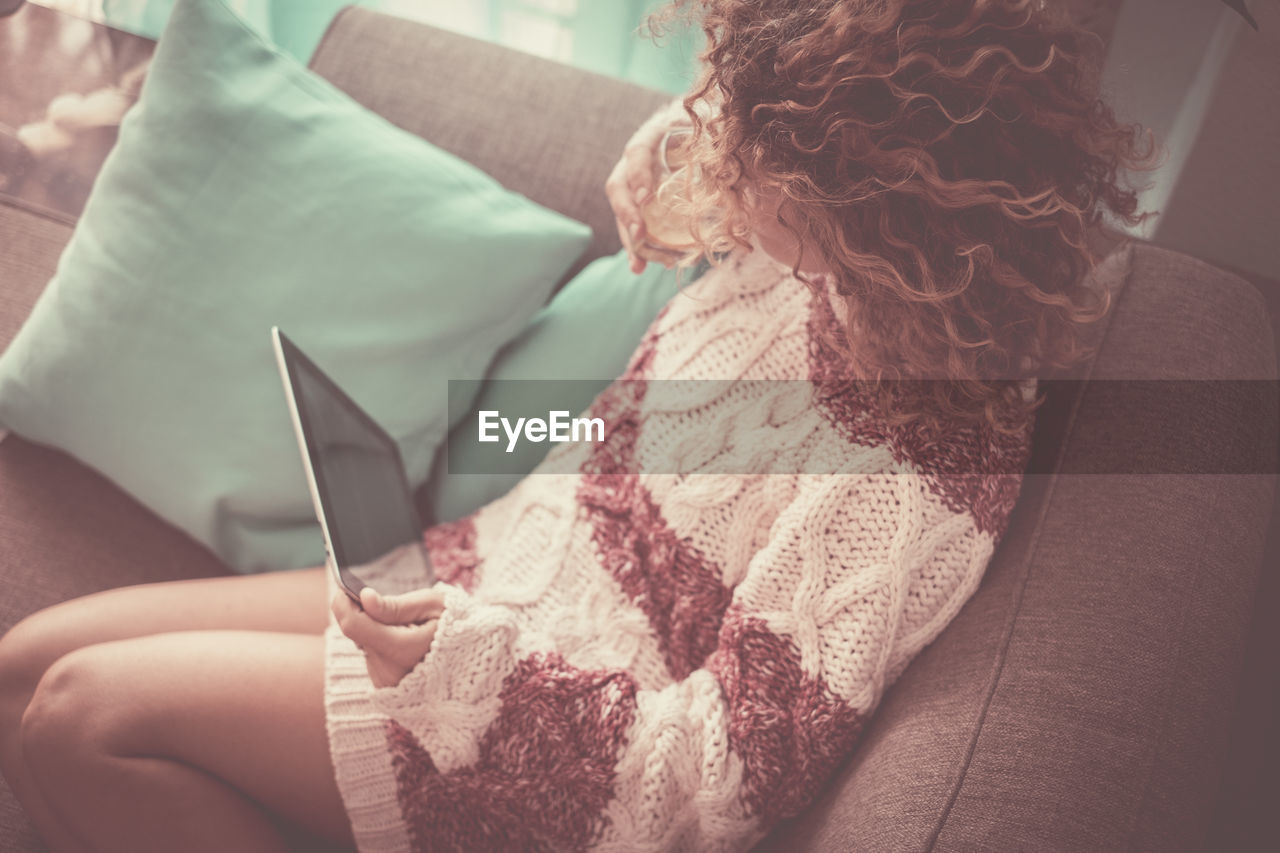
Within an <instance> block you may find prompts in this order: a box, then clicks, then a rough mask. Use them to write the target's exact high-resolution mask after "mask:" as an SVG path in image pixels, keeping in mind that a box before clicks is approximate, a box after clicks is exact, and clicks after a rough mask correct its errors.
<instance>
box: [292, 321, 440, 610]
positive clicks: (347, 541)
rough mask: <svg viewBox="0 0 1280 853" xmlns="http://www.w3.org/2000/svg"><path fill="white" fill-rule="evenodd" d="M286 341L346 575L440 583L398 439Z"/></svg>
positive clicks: (374, 581)
mask: <svg viewBox="0 0 1280 853" xmlns="http://www.w3.org/2000/svg"><path fill="white" fill-rule="evenodd" d="M280 343H281V346H282V348H283V350H284V353H285V363H286V365H287V367H288V370H289V375H290V377H291V380H292V385H293V393H294V401H295V402H296V403H297V406H298V415H299V418H300V419H301V421H302V431H303V434H304V435H305V436H306V439H307V445H308V452H309V456H310V459H311V467H312V470H313V471H314V472H315V478H316V486H317V487H318V489H319V492H320V499H321V504H322V506H323V510H324V514H325V523H326V525H327V526H328V528H329V537H330V539H331V540H332V543H333V557H334V560H335V562H336V563H337V565H338V568H339V570H340V571H341V572H342V573H343V575H344V578H343V580H344V582H345V583H346V584H347V586H348V587H352V586H354V587H355V589H354V590H353V591H358V589H359V586H360V584H351V583H350V579H349V578H347V577H346V575H347V574H350V575H354V576H355V577H356V578H357V579H358V580H359V581H360V582H361V584H366V585H369V586H372V587H373V588H374V589H378V590H380V591H389V590H388V589H387V587H386V586H385V585H383V584H380V583H379V577H380V576H381V575H383V574H385V573H386V572H388V571H392V570H394V571H395V573H396V575H397V576H398V577H400V578H404V577H406V575H405V574H402V572H405V571H408V572H410V574H409V576H410V577H412V576H417V575H420V576H422V577H423V579H424V580H423V584H424V585H429V584H430V583H432V582H434V577H433V576H432V573H431V568H430V563H429V561H428V559H427V554H426V550H425V548H424V547H423V545H422V526H421V523H420V522H419V519H418V513H417V510H416V509H415V508H414V504H413V497H412V494H411V493H410V491H409V483H408V479H407V478H406V476H405V473H404V466H403V465H402V464H401V461H400V450H399V448H398V447H397V446H396V443H395V441H394V440H393V439H392V438H391V436H389V435H388V434H387V433H386V431H385V430H383V429H382V428H381V427H380V426H378V424H377V423H376V422H375V421H374V420H373V419H372V418H371V417H369V415H368V414H366V413H365V412H364V410H363V409H361V408H360V407H359V406H358V405H357V404H356V403H355V401H354V400H352V399H351V398H350V397H348V396H347V395H346V394H345V393H344V392H343V391H342V389H341V388H339V387H338V386H337V385H336V384H335V383H334V382H333V381H332V380H331V379H329V377H328V376H327V375H326V374H325V373H324V372H323V371H322V370H320V368H319V367H318V366H316V364H315V363H314V362H312V361H311V360H310V359H309V358H307V356H306V355H304V354H303V353H302V351H301V350H299V349H298V348H297V346H296V345H294V344H293V342H292V341H290V340H289V339H288V338H286V337H285V336H284V334H283V333H280ZM404 563H408V564H409V565H408V566H403V565H402V564H404Z"/></svg>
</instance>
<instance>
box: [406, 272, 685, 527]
mask: <svg viewBox="0 0 1280 853" xmlns="http://www.w3.org/2000/svg"><path fill="white" fill-rule="evenodd" d="M707 269H708V265H707V264H706V263H705V262H703V264H701V265H700V266H698V267H696V268H694V269H693V270H690V271H685V272H683V273H682V274H681V275H680V277H679V280H677V271H676V270H668V269H664V268H663V267H662V266H661V265H660V264H655V263H651V264H649V265H648V266H647V267H646V268H645V270H644V272H642V273H640V274H639V275H637V274H635V273H632V272H631V270H630V269H629V268H628V263H627V255H626V252H619V253H618V254H616V255H611V256H608V257H604V258H599V259H597V260H595V261H593V262H592V263H591V264H589V265H588V266H587V267H586V268H585V269H584V270H583V271H582V272H580V273H578V275H576V276H575V277H574V278H573V280H572V281H570V282H569V283H568V284H566V285H565V286H564V288H563V289H562V290H561V291H560V292H559V293H557V294H556V296H555V298H554V299H553V300H551V302H550V304H548V305H547V306H546V307H544V308H543V309H542V310H541V311H539V312H538V314H537V315H536V316H535V317H534V318H533V320H532V321H531V322H530V323H529V325H528V326H527V327H526V328H525V330H524V331H523V332H521V333H520V335H519V336H518V337H516V338H515V339H514V340H512V341H511V343H509V344H507V345H506V346H505V347H504V348H503V349H502V351H501V352H500V353H498V356H497V358H495V359H494V360H493V364H492V365H491V366H490V369H489V373H488V375H487V376H486V377H485V380H484V382H483V383H482V384H479V389H480V393H479V396H478V397H476V400H475V403H474V404H472V405H470V406H467V405H465V404H461V405H457V406H455V407H454V417H453V420H454V421H455V422H456V426H454V428H453V430H452V432H450V433H449V441H448V443H447V445H445V446H442V447H441V448H440V451H439V453H438V454H437V458H436V462H435V467H434V469H433V471H432V474H431V479H430V480H429V481H428V484H427V492H428V494H429V495H430V499H431V506H432V511H433V517H434V520H436V521H453V520H454V519H457V518H461V517H462V516H464V515H469V514H470V513H472V512H474V511H475V510H477V509H479V508H480V507H482V506H484V505H485V504H487V503H489V502H490V501H492V500H495V499H497V498H500V497H502V496H503V495H504V494H506V493H507V492H508V491H510V490H511V487H512V486H514V485H515V484H516V483H517V482H519V481H520V479H521V477H523V476H524V475H525V474H527V473H528V472H530V471H532V470H533V469H534V468H535V467H536V466H537V464H538V463H539V462H541V461H542V458H543V457H544V456H546V455H547V453H548V452H549V451H550V448H551V445H549V444H546V443H542V444H534V443H532V442H528V441H524V442H520V443H519V444H518V445H516V447H515V449H514V450H513V451H512V454H511V455H512V458H511V459H510V460H509V461H510V467H509V468H506V470H508V471H512V472H513V473H503V474H475V473H467V472H472V471H478V470H485V468H486V464H485V459H486V458H491V457H483V456H481V455H480V452H479V446H478V445H477V444H476V443H475V442H474V441H472V440H470V439H471V438H473V437H474V435H475V432H476V429H477V426H476V424H477V418H478V415H479V413H480V411H482V410H485V411H498V412H502V413H503V414H504V415H508V414H509V415H511V417H513V418H514V417H518V416H524V415H527V414H537V415H545V413H546V412H547V411H548V410H549V408H554V409H562V410H565V411H569V412H572V413H573V414H575V415H576V414H578V413H579V412H582V411H583V410H584V409H586V408H587V406H588V405H590V404H591V401H592V400H594V399H595V397H596V395H597V394H599V393H600V392H601V391H603V390H604V389H605V387H606V386H607V385H609V383H610V382H612V381H613V380H614V379H615V378H617V377H618V376H619V375H621V373H622V371H623V370H624V369H625V368H626V366H627V361H628V360H629V359H630V358H631V355H632V353H633V352H634V351H635V348H636V347H637V346H638V345H639V343H640V338H641V337H643V335H644V333H645V330H646V329H648V328H649V325H650V324H651V323H652V322H653V320H654V318H655V317H656V316H657V314H658V311H659V310H660V309H661V308H662V306H663V305H665V304H666V303H667V302H668V301H670V299H671V298H672V297H673V296H674V295H675V294H676V292H677V291H678V290H679V288H680V286H682V285H683V284H687V283H689V282H691V281H693V280H695V279H696V278H697V277H698V276H699V275H701V274H702V273H703V272H705V271H706V270H707ZM531 380H538V381H531ZM453 387H455V388H466V387H472V388H474V386H471V385H470V383H458V382H455V383H453ZM466 396H471V395H469V394H468V395H466ZM459 413H462V416H461V417H459V416H458V414H459ZM504 461H507V460H505V459H504ZM451 468H452V471H451V470H450V469H451Z"/></svg>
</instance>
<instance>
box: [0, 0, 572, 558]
mask: <svg viewBox="0 0 1280 853" xmlns="http://www.w3.org/2000/svg"><path fill="white" fill-rule="evenodd" d="M589 238H590V231H589V229H588V228H587V226H585V225H583V224H581V223H578V222H575V221H573V220H571V219H568V218H566V217H564V216H561V215H559V214H557V213H554V212H552V211H549V210H546V209H544V208H542V207H540V206H538V205H536V204H534V203H533V202H531V201H529V200H528V199H526V198H524V197H522V196H519V195H516V194H514V193H511V192H509V191H507V190H505V189H503V188H502V187H501V186H499V185H498V184H497V183H496V182H495V181H494V180H492V179H491V178H489V177H488V176H486V175H484V174H483V173H481V172H480V171H478V170H477V169H476V168H475V167H473V166H471V165H469V164H467V163H465V162H463V161H462V160H459V159H458V158H456V157H454V156H452V155H450V154H448V153H446V152H444V151H442V150H440V149H438V148H436V147H434V146H432V145H430V144H428V143H427V142H425V141H424V140H422V139H420V138H418V137H416V136H414V135H412V134H410V133H408V132H406V131H403V130H400V129H399V128H396V127H395V126H394V125H392V124H391V123H390V122H388V121H386V120H384V119H382V118H381V117H379V116H377V115H375V114H373V113H371V112H369V111H368V110H366V109H364V108H363V107H361V106H359V105H358V104H357V103H356V102H355V101H353V100H351V99H350V98H349V97H348V96H347V95H345V94H343V93H342V92H340V91H339V90H338V89H336V88H335V87H333V86H332V85H330V84H329V83H327V82H325V81H324V80H323V79H321V78H320V77H318V76H316V75H315V74H313V73H312V72H311V71H309V70H308V69H306V68H305V67H304V66H302V65H301V64H299V63H298V62H297V61H296V60H294V59H293V58H292V57H290V56H288V55H286V54H284V53H282V52H281V51H279V50H278V49H276V48H275V47H273V46H272V45H270V44H269V43H267V42H265V41H263V40H262V39H261V38H260V37H259V36H258V35H256V34H255V33H254V32H253V31H252V30H251V29H250V28H249V27H247V26H246V25H245V23H244V22H243V21H242V20H240V19H239V18H238V17H237V16H236V15H235V14H234V13H233V12H232V11H231V10H230V9H229V8H228V6H227V5H226V3H225V2H224V0H179V2H178V4H177V6H176V8H175V9H174V12H173V14H172V16H171V17H170V19H169V22H168V25H167V27H166V28H165V30H164V33H163V35H162V37H161V39H160V42H159V45H158V47H157V50H156V54H155V58H154V61H153V62H152V65H151V69H150V72H149V73H148V76H147V81H146V84H145V86H144V87H143V92H142V97H141V100H140V102H139V103H138V104H137V105H136V106H135V107H134V109H132V110H131V111H130V112H129V113H128V114H127V115H126V117H125V120H124V122H123V124H122V126H121V128H120V135H119V140H118V142H117V144H116V147H115V148H114V149H113V150H112V152H111V155H110V156H109V157H108V159H107V162H106V163H105V164H104V166H103V168H102V172H101V174H100V175H99V177H98V179H97V182H96V184H95V186H94V189H93V192H92V194H91V196H90V198H89V201H88V204H87V206H86V208H85V211H84V214H83V216H82V218H81V219H80V222H79V223H78V225H77V227H76V230H75V233H74V234H73V236H72V239H71V242H70V244H69V245H68V246H67V248H66V251H65V252H64V253H63V255H62V257H61V258H60V260H59V262H58V266H57V271H56V274H55V275H54V278H53V280H52V281H50V282H49V284H48V286H47V288H46V290H45V291H44V293H43V295H42V296H41V298H40V300H39V301H38V303H37V304H36V306H35V309H34V311H33V312H32V314H31V316H30V318H29V319H28V320H27V322H26V324H25V325H24V326H23V328H22V329H21V331H20V332H19V334H18V335H17V337H16V338H15V339H14V341H13V343H12V344H11V345H10V347H9V349H8V350H7V351H6V352H5V353H4V354H3V356H0V427H4V428H7V429H9V430H11V431H13V432H15V433H18V434H20V435H22V436H24V437H26V438H28V439H31V440H33V441H36V442H40V443H42V444H47V445H51V446H53V447H57V448H60V449H62V450H64V451H66V452H68V453H70V454H71V455H72V456H74V457H76V458H77V459H79V460H81V461H82V462H84V463H86V464H87V465H89V466H91V467H93V468H95V469H97V470H98V471H99V472H101V473H102V474H104V475H105V476H107V477H108V478H110V479H111V480H113V481H114V482H115V483H117V484H118V485H119V486H120V487H121V488H123V489H124V490H125V491H126V492H128V493H129V494H131V495H133V496H134V497H135V498H137V499H138V500H139V501H140V502H141V503H143V504H144V505H146V506H148V507H150V508H151V509H152V510H153V511H155V512H156V513H157V514H158V515H160V516H161V517H162V518H164V519H166V520H168V521H169V522H171V523H172V524H174V525H176V526H177V527H179V528H181V529H182V530H185V531H186V532H187V533H189V534H190V535H191V536H192V537H194V538H195V539H197V540H198V541H200V542H202V543H204V544H205V545H206V546H208V547H209V548H210V549H212V550H213V551H214V552H215V553H216V554H217V555H218V556H219V557H221V558H222V559H223V560H224V561H225V562H226V563H227V564H228V565H230V566H231V567H232V568H234V569H237V570H239V571H245V572H254V571H264V570H269V569H283V568H291V567H299V566H307V565H318V564H320V563H323V561H324V548H323V540H322V538H321V535H320V532H319V529H318V527H317V526H316V522H315V516H314V511H313V508H312V503H311V499H310V497H309V494H308V492H307V487H306V480H305V477H304V474H303V469H302V462H301V456H300V454H299V451H298V448H297V445H296V442H295V439H294V434H293V428H292V426H291V424H290V420H289V414H288V409H287V408H286V405H285V398H284V391H283V388H282V385H281V381H280V377H279V375H278V373H277V370H276V364H275V359H274V355H273V352H272V348H271V341H270V328H271V326H272V325H279V326H280V327H281V328H282V329H283V330H284V331H285V332H286V333H287V334H288V335H289V336H290V337H292V338H293V339H294V340H295V341H296V342H297V343H298V344H299V346H301V347H302V348H303V349H304V350H305V351H306V352H307V353H308V354H310V355H311V356H312V358H314V359H315V360H316V361H317V362H318V363H319V364H320V366H321V367H322V368H324V369H325V370H327V371H329V372H330V373H331V374H332V376H333V377H334V379H335V380H336V381H337V382H338V383H339V384H340V385H342V386H343V387H344V388H346V389H347V390H348V392H349V393H350V394H351V395H352V396H353V397H354V398H355V399H356V400H357V402H359V403H360V404H361V405H362V406H364V407H365V408H366V409H367V410H368V411H369V413H370V414H371V415H372V416H373V417H374V418H375V419H377V420H378V421H379V422H380V423H381V424H382V425H383V426H384V427H385V428H386V429H387V431H388V432H390V433H391V434H392V435H393V436H395V438H396V440H397V441H398V442H399V444H400V448H401V452H402V453H403V456H404V463H405V467H406V469H407V473H408V476H409V481H410V484H411V485H412V486H413V487H414V488H417V487H418V486H420V485H421V484H422V483H423V482H424V481H425V480H426V478H427V475H428V473H429V470H430V467H431V461H432V458H433V456H434V454H435V451H436V448H437V446H438V445H439V444H440V443H441V442H442V440H443V439H444V437H445V434H446V433H447V431H448V423H447V417H448V399H447V397H448V394H449V393H450V392H449V384H448V380H449V379H450V378H457V377H476V376H481V375H483V374H484V372H485V369H486V367H487V366H488V364H489V362H490V361H491V360H492V358H493V356H494V354H495V353H496V352H497V350H498V349H499V347H501V346H502V345H503V344H504V343H505V342H506V341H508V340H509V339H510V338H512V337H513V336H514V335H515V334H516V333H518V332H519V331H520V330H521V329H522V328H523V327H524V326H525V325H526V324H527V322H528V321H529V318H530V317H531V316H532V315H533V314H534V312H535V311H537V310H538V309H539V308H540V307H541V306H542V305H543V304H544V303H545V301H546V298H547V296H548V294H549V293H550V291H551V288H552V287H553V286H554V284H555V282H556V281H558V280H559V279H560V278H561V277H562V276H563V275H564V273H565V271H567V270H568V268H569V267H570V266H571V265H572V264H573V262H574V261H575V260H576V259H577V258H578V257H579V256H580V255H581V253H582V251H583V250H584V249H585V248H586V245H587V242H588V240H589ZM453 402H454V403H455V405H457V404H458V403H459V402H462V403H465V402H466V401H458V400H454V401H453Z"/></svg>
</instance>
